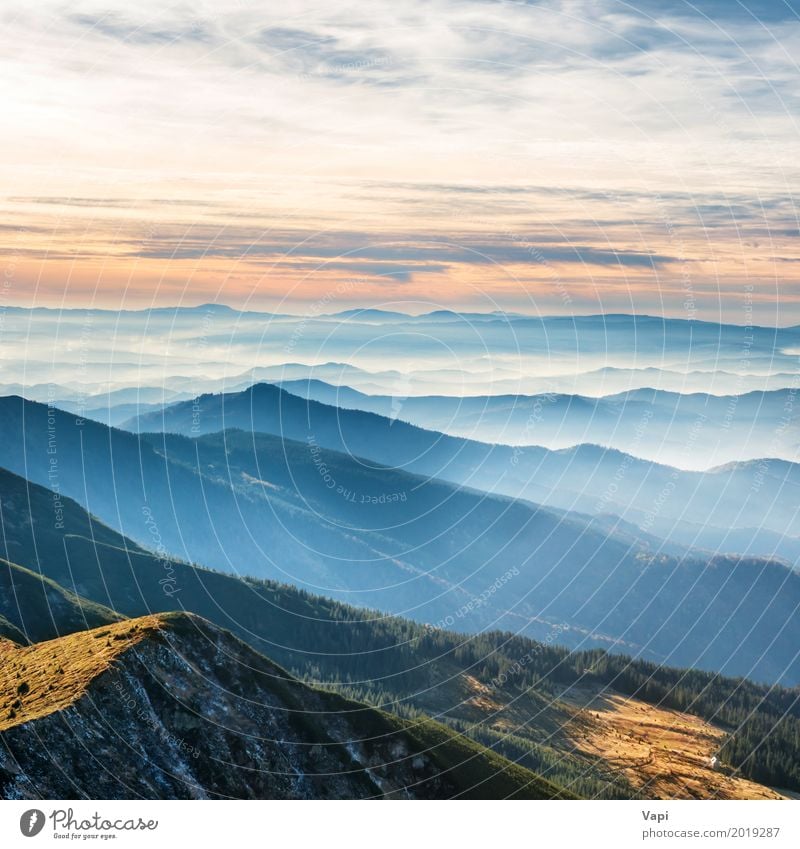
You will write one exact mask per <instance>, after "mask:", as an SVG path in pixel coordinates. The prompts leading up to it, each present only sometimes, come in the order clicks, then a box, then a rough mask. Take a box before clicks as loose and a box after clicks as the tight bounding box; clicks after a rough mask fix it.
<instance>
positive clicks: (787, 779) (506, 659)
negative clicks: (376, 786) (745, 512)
mask: <svg viewBox="0 0 800 849" xmlns="http://www.w3.org/2000/svg"><path fill="white" fill-rule="evenodd" d="M2 484H3V486H2V489H0V492H4V493H5V497H4V499H3V500H4V501H7V495H8V492H9V487H10V486H13V485H16V486H17V487H18V488H19V487H20V486H21V487H22V488H23V491H24V489H25V488H27V490H28V491H29V493H30V504H31V505H33V510H32V511H31V512H33V513H35V512H37V511H38V510H39V509H41V508H42V507H43V508H44V509H48V508H49V506H50V503H49V498H48V496H51V495H52V494H51V493H48V492H47V491H45V490H43V489H42V488H41V487H37V486H35V485H32V484H27V483H26V482H24V481H20V479H19V478H16V477H15V476H12V475H8V474H7V473H5V475H4V477H3V478H2ZM13 497H15V498H16V499H17V501H18V502H20V503H21V500H20V499H19V496H18V494H14V496H13ZM63 506H64V525H65V527H64V528H61V529H58V528H54V527H53V525H52V523H50V522H47V521H43V522H38V521H36V519H35V517H34V522H33V523H32V524H31V525H30V526H28V527H24V526H23V525H22V524H21V523H13V526H14V534H15V540H14V542H16V544H15V546H14V548H15V550H16V551H17V553H18V555H19V556H22V557H26V558H28V560H27V562H28V563H29V564H32V563H39V564H41V565H43V566H45V567H47V568H48V570H49V573H50V577H51V578H55V579H58V580H61V581H63V582H65V584H67V585H68V586H70V588H71V589H72V590H73V591H79V592H80V593H81V594H82V595H83V596H84V597H86V598H92V599H93V600H95V601H96V602H102V603H104V604H105V605H108V606H110V607H113V608H114V609H115V610H117V611H118V612H119V613H120V614H124V615H127V616H132V617H141V616H147V615H151V614H152V613H153V612H158V611H169V610H172V609H175V608H176V607H177V608H180V609H183V610H187V611H193V612H195V613H199V614H201V615H203V616H205V617H206V618H207V619H209V620H212V621H214V622H215V623H217V625H219V626H221V627H223V628H226V629H229V630H231V631H233V632H234V633H235V634H236V635H237V636H238V637H239V638H241V639H243V640H244V641H246V642H247V643H248V644H250V645H251V646H252V647H253V648H254V649H255V650H256V651H259V652H261V653H263V654H266V655H268V656H270V657H273V658H275V659H276V660H278V662H280V663H281V664H282V665H284V666H285V667H287V668H289V669H290V670H291V671H292V672H293V673H294V674H295V675H298V676H301V677H302V678H303V679H305V680H310V681H313V682H317V683H318V684H323V685H324V686H326V687H328V688H335V689H336V690H337V691H338V692H340V693H341V694H342V695H348V696H350V697H355V698H357V699H359V700H361V701H363V700H367V701H368V702H370V703H371V704H374V705H375V706H377V707H380V708H382V709H384V710H389V711H391V712H392V713H394V714H397V715H401V716H404V717H407V718H411V719H416V718H419V717H420V714H424V715H425V716H434V717H436V718H437V719H439V720H441V721H443V722H445V724H447V725H448V726H449V727H451V728H452V729H454V730H458V731H460V732H461V733H463V734H466V735H467V736H469V737H470V738H472V739H475V740H476V741H478V742H481V743H483V744H484V745H489V746H491V747H492V748H494V749H495V750H496V751H498V752H502V753H504V754H505V755H507V756H508V757H510V758H512V759H513V760H515V761H519V762H520V763H521V764H523V765H525V766H526V767H528V768H530V769H532V770H533V771H534V772H536V773H538V774H543V775H545V776H546V777H548V778H550V779H551V780H553V781H554V782H555V783H556V784H558V785H560V786H564V787H568V788H571V789H572V791H574V792H577V793H578V794H579V795H588V796H601V797H608V798H629V797H631V796H634V795H636V794H637V792H638V791H637V789H636V788H638V787H641V788H642V791H643V792H644V793H645V795H649V796H654V795H655V796H658V795H659V794H662V796H666V797H671V796H673V795H677V796H681V797H685V796H686V794H687V793H689V795H691V794H695V795H696V794H698V793H700V794H701V795H707V796H717V797H721V798H738V797H742V798H757V797H763V794H765V793H769V792H770V791H767V790H766V789H765V788H764V787H760V788H759V787H755V786H753V784H752V782H753V777H757V779H758V781H759V782H761V783H763V784H773V785H775V784H778V785H780V786H786V787H792V786H795V785H797V786H800V775H797V776H794V777H793V774H792V772H791V771H790V769H789V767H788V764H789V763H791V762H793V763H795V764H796V763H797V759H794V761H792V760H791V759H790V760H789V761H787V760H786V758H785V757H784V756H782V755H780V754H776V753H778V752H781V751H788V752H791V751H793V749H792V746H793V745H795V743H792V740H793V739H794V736H793V735H795V733H796V727H797V726H796V722H797V721H800V717H798V714H800V708H798V697H797V692H796V691H790V690H784V689H782V688H780V687H770V688H768V687H762V686H758V685H755V684H752V683H750V682H744V681H741V680H734V679H725V678H720V677H719V676H715V675H710V674H708V673H702V672H699V671H686V670H684V671H681V670H671V669H666V668H659V667H655V666H652V665H650V664H645V663H642V662H641V661H631V660H630V659H626V658H624V657H614V656H612V655H608V654H606V653H604V652H597V651H592V652H572V653H570V652H569V651H567V650H565V649H563V648H558V647H556V646H555V645H554V643H555V642H556V640H558V638H559V636H560V635H559V634H558V632H557V631H553V632H552V633H551V634H550V635H549V636H548V639H546V640H545V641H544V642H541V643H536V642H532V641H530V640H527V639H525V638H523V637H519V636H514V635H512V634H507V633H506V634H502V633H498V632H492V633H484V634H481V635H476V636H468V635H467V636H465V635H459V634H455V633H452V632H449V631H447V630H443V629H440V628H432V627H430V626H424V625H418V624H415V623H412V622H409V621H407V620H402V619H396V618H393V617H387V616H385V615H383V614H380V613H377V612H373V611H365V610H359V609H356V608H353V607H348V606H346V605H342V604H340V603H337V602H335V601H331V600H327V599H323V598H320V597H318V596H312V595H310V594H308V593H304V592H302V591H299V590H297V589H295V588H293V587H290V586H286V585H280V584H276V583H273V582H265V581H259V580H255V579H242V578H237V577H235V576H231V575H225V574H221V573H218V572H212V571H209V570H207V569H202V568H198V567H193V566H191V565H190V564H187V563H181V562H178V561H169V560H166V559H165V558H164V557H163V555H157V554H151V553H148V552H145V551H143V550H142V549H141V548H139V547H138V546H136V545H134V544H133V543H130V542H129V541H126V540H124V539H122V538H119V537H118V535H115V534H114V532H113V531H110V530H109V529H107V528H104V527H103V525H102V524H101V523H99V522H98V521H97V520H96V519H93V518H92V517H90V516H89V515H88V514H86V513H85V511H83V510H82V509H81V508H80V507H79V506H78V505H77V504H74V503H73V502H71V501H69V500H65V501H64V505H63ZM26 509H27V508H26ZM46 515H47V514H45V517H43V518H46ZM12 518H13V517H12ZM75 532H80V533H82V534H84V533H85V534H87V535H86V536H79V535H75ZM34 536H35V542H36V545H35V546H34V544H33V541H34ZM92 537H94V538H95V540H97V539H101V538H103V539H105V540H107V541H106V542H103V543H100V542H96V541H93V539H92ZM115 538H116V539H115ZM112 540H113V541H115V542H116V543H117V544H116V545H111V544H109V541H112ZM165 581H168V583H165ZM21 599H22V600H23V602H26V601H27V600H29V599H33V602H34V603H35V601H36V597H35V596H29V595H24V596H21ZM22 614H23V615H27V612H26V611H25V610H24V604H23V610H22ZM58 627H59V633H62V634H63V633H67V632H68V631H69V630H70V629H71V628H75V629H76V631H82V630H84V629H85V628H86V627H87V625H86V623H85V622H81V621H80V620H79V619H75V618H68V617H67V618H65V620H64V622H59V623H58ZM101 630H103V631H105V630H106V629H101ZM111 642H112V644H113V642H114V641H113V640H112V641H111ZM594 700H599V701H598V704H602V708H601V710H600V711H599V712H598V710H597V709H592V707H591V705H592V704H593V702H594ZM12 701H13V699H12ZM676 711H678V712H679V713H675V712H676ZM645 714H646V715H647V717H648V723H649V724H648V727H649V728H650V730H649V731H648V732H646V734H645V736H644V737H642V734H641V730H638V729H637V730H635V731H631V730H630V727H631V726H630V717H631V716H636V715H640V716H642V717H643V716H644V715H645ZM687 714H688V716H689V718H686V715H687ZM682 717H683V718H682ZM692 717H693V718H692ZM626 728H627V729H628V730H627V731H625V730H624V729H626ZM765 728H766V729H768V730H769V734H768V737H769V746H768V747H764V745H763V739H761V738H759V739H761V742H760V743H759V745H758V746H755V744H754V742H753V741H754V740H755V739H756V734H761V735H762V738H763V737H764V734H765V730H764V729H765ZM751 729H752V730H751ZM629 734H630V735H632V736H631V746H630V747H628V748H625V747H623V748H622V749H620V740H621V739H625V738H627V736H628V735H629ZM675 735H677V737H676V736H675ZM678 739H680V740H681V743H680V745H681V746H685V750H686V751H685V760H681V761H680V762H672V763H669V762H668V758H667V759H665V755H664V754H663V752H664V742H665V741H666V740H670V746H671V747H674V746H675V745H677V742H676V741H677V740H678ZM636 741H638V742H636ZM754 746H755V748H754ZM643 750H649V751H651V752H655V753H656V755H655V756H654V758H653V759H649V760H648V759H645V760H644V761H643V760H642V757H641V753H642V751H643ZM717 751H719V752H722V753H723V754H724V755H725V757H726V762H728V763H730V764H731V768H735V769H736V770H737V771H735V772H733V773H730V772H717V773H715V772H714V771H713V770H709V769H708V765H707V763H708V759H709V758H710V756H711V754H713V753H714V752H717ZM606 758H609V759H612V760H615V764H616V765H614V766H611V765H610V764H609V763H607V762H606ZM653 769H655V770H656V771H658V776H656V775H654V774H653V772H652V770H653ZM781 770H782V771H781ZM787 770H788V771H787ZM690 788H691V793H690V792H689V789H690Z"/></svg>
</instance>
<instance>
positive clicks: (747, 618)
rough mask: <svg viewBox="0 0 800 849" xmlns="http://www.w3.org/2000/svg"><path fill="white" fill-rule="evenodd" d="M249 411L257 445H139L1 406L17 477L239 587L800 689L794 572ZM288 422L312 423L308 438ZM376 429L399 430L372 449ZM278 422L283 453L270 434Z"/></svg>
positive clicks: (337, 429)
mask: <svg viewBox="0 0 800 849" xmlns="http://www.w3.org/2000/svg"><path fill="white" fill-rule="evenodd" d="M223 398H224V396H223ZM210 400H211V399H208V400H207V401H204V402H203V403H206V404H208V403H209V402H210ZM234 400H235V406H234V408H233V409H234V410H236V409H239V407H240V406H245V409H248V410H249V409H251V407H250V404H251V402H252V404H253V405H254V406H253V408H252V409H254V410H256V411H257V412H258V415H259V419H258V420H257V421H256V423H255V425H252V424H251V427H252V426H256V427H257V428H258V432H256V433H254V432H253V431H250V432H245V431H223V432H217V433H212V434H208V435H206V436H202V437H197V438H195V439H190V438H187V437H183V436H179V435H172V434H165V433H161V434H150V435H144V436H141V437H140V436H137V435H136V434H133V433H127V432H124V431H121V430H116V429H110V428H108V427H104V426H102V425H100V424H97V423H94V422H89V421H82V420H80V419H78V420H76V419H75V417H74V416H71V415H69V414H66V413H61V412H59V411H56V410H53V409H48V408H47V407H45V406H43V405H37V404H34V403H32V402H25V401H22V400H21V399H19V398H17V399H2V401H0V404H1V405H2V407H3V410H2V412H3V416H2V419H0V435H2V441H0V464H2V465H4V466H5V467H6V468H9V469H11V470H12V471H15V472H17V473H19V474H22V475H27V476H28V477H29V478H30V479H31V480H33V481H36V482H38V483H41V484H43V485H46V486H50V487H51V488H53V487H54V486H56V485H57V489H58V492H59V493H60V494H61V495H62V496H69V497H72V498H75V499H76V500H77V501H79V502H80V503H81V504H82V505H83V506H84V507H85V508H87V509H88V510H90V511H92V512H93V513H95V514H96V515H98V516H99V517H100V518H101V519H102V520H103V521H104V522H106V523H108V524H109V525H110V526H112V527H114V528H115V529H116V530H118V531H119V532H121V533H123V534H125V535H127V536H129V537H132V538H133V539H135V540H136V541H137V542H138V543H139V544H140V545H142V546H145V547H147V548H150V549H155V550H157V551H162V552H163V553H165V554H169V555H171V556H177V557H180V558H184V559H186V560H189V561H193V562H198V563H204V564H205V565H209V566H212V567H214V568H217V569H222V570H225V571H227V572H231V573H239V574H242V573H244V574H249V575H254V576H258V577H264V578H271V579H274V580H279V581H283V582H289V583H292V584H294V585H296V586H298V587H301V588H303V589H306V590H308V591H311V592H315V593H322V594H324V595H327V596H330V597H331V598H335V599H339V600H340V601H346V602H349V603H352V604H356V605H359V606H362V607H366V608H374V609H380V610H383V611H385V612H387V613H392V614H396V615H403V616H408V617H410V618H412V619H415V620H417V621H419V622H423V623H427V624H429V625H434V626H436V625H438V626H440V627H441V626H442V625H444V626H445V627H448V628H454V629H456V630H460V631H464V632H480V631H483V630H486V629H492V628H503V629H506V630H510V631H513V632H518V633H520V634H525V635H527V636H530V637H534V638H537V637H538V638H540V639H546V638H547V637H548V636H549V635H551V634H552V633H553V632H554V630H555V631H557V632H558V634H559V642H561V643H562V644H565V645H571V646H574V647H581V648H587V647H591V646H605V647H609V648H611V649H613V650H615V651H620V652H625V653H629V654H633V655H637V656H642V657H646V658H649V659H652V660H655V661H659V662H669V663H672V664H676V665H680V666H697V667H700V668H705V669H710V670H717V671H723V672H726V673H728V674H736V675H747V676H749V677H752V678H754V679H756V680H762V681H771V682H778V681H780V682H783V683H788V684H794V683H797V682H798V681H800V667H798V659H797V657H796V648H795V646H796V644H797V638H798V635H797V634H796V633H795V628H796V621H797V620H796V617H793V615H792V614H793V611H794V610H795V609H796V606H797V604H798V603H800V575H798V574H797V573H796V572H794V571H793V570H792V569H790V568H788V567H787V566H785V565H783V564H781V563H779V562H773V561H769V560H763V559H758V558H749V557H741V556H738V555H726V556H723V555H705V556H703V555H701V554H698V553H696V552H690V553H687V554H679V553H669V552H668V551H666V550H661V548H660V546H658V543H657V540H652V541H640V540H639V539H638V538H637V537H636V536H635V534H632V533H631V532H630V529H629V528H628V527H627V526H625V525H624V524H623V525H620V526H619V527H617V526H615V524H614V522H613V521H611V522H606V523H605V524H603V523H600V524H598V520H597V519H596V518H592V517H587V516H582V515H580V514H576V513H574V512H569V513H564V512H563V511H561V512H559V511H554V510H552V509H548V508H543V507H541V506H538V505H535V504H532V503H528V502H526V501H522V500H518V499H516V500H515V499H509V498H503V497H497V496H492V495H489V494H487V493H486V492H481V491H476V490H472V489H467V488H465V487H463V486H453V485H450V484H448V483H446V482H444V481H442V480H440V479H433V478H427V477H422V476H420V475H418V474H411V473H409V472H407V471H402V470H401V469H397V468H393V467H387V466H381V465H378V464H377V463H375V462H373V461H365V460H363V459H361V458H360V457H358V456H353V455H352V454H346V453H343V452H339V453H337V452H333V451H331V450H329V449H326V448H325V447H323V446H325V445H326V444H328V445H329V444H331V443H336V441H337V440H338V444H339V445H340V446H341V445H342V440H343V439H346V440H347V442H346V444H352V445H356V444H358V445H360V446H363V447H364V448H368V447H371V449H373V450H374V448H375V447H376V446H379V447H380V448H381V450H383V451H384V452H385V454H384V457H383V459H384V461H385V460H390V461H391V460H394V461H395V464H393V465H398V466H401V467H402V466H403V465H407V466H411V467H414V465H415V464H417V463H419V462H420V460H419V457H422V456H424V451H425V450H428V449H429V450H430V455H429V458H427V461H428V462H430V460H432V459H437V458H438V460H439V461H441V460H449V461H451V462H453V463H454V464H455V463H460V464H462V465H461V466H460V468H466V469H469V468H470V466H469V463H470V456H469V451H471V450H472V451H475V450H479V449H480V445H479V444H473V445H470V444H467V445H466V446H464V452H463V454H458V453H452V447H453V443H455V444H456V445H459V443H458V440H453V438H450V437H441V436H439V437H437V436H436V435H433V434H430V433H429V432H427V431H421V430H419V429H414V428H411V426H408V425H402V424H401V423H399V422H396V423H394V424H393V423H392V422H391V421H389V420H380V419H379V418H378V417H375V416H372V415H370V414H364V413H353V414H350V415H354V416H358V417H362V418H363V419H365V420H366V425H365V427H366V428H367V430H362V431H358V430H350V431H348V430H347V428H346V426H345V425H344V424H343V421H346V420H345V419H344V416H345V415H346V411H341V412H340V413H338V415H339V420H338V423H337V418H336V415H337V411H336V410H333V408H326V407H323V406H322V405H314V404H313V402H312V403H311V404H308V403H307V402H305V401H302V400H301V399H298V398H296V397H295V396H290V395H288V394H286V393H282V392H281V390H279V389H276V388H275V387H271V386H265V387H258V388H256V389H255V390H253V391H252V392H249V393H244V394H243V395H241V396H237V397H236V398H235V399H234ZM276 400H277V403H276ZM217 401H219V399H217ZM222 403H224V402H222ZM284 404H286V405H287V407H286V408H285V407H284ZM172 409H173V410H175V411H177V412H178V413H179V414H181V415H183V414H184V413H185V412H186V411H185V410H184V408H182V407H181V406H180V405H179V406H177V407H175V408H172ZM227 409H230V407H226V410H227ZM286 409H288V410H293V409H301V410H302V412H303V418H298V419H296V418H292V417H287V416H285V415H283V413H284V412H285V411H286ZM329 411H331V412H332V414H333V417H332V418H329ZM168 412H169V411H168ZM189 412H191V409H189ZM307 414H310V415H311V418H310V419H307V418H305V416H306V415H307ZM201 420H202V422H203V425H205V426H207V427H209V428H211V429H214V428H215V427H216V426H218V425H220V424H222V423H223V422H222V416H221V414H218V413H214V414H213V415H212V414H210V411H209V410H208V406H206V408H205V411H204V412H203V414H202V419H201ZM376 420H377V425H378V427H380V428H381V430H379V431H378V432H377V434H376V433H375V432H374V431H373V432H372V433H370V431H369V427H371V426H372V424H373V422H374V421H376ZM278 422H281V423H282V424H283V425H284V429H283V435H282V436H277V435H270V434H268V433H261V430H267V429H268V426H270V425H272V426H275V423H278ZM224 423H227V418H226V421H225V422H224ZM356 424H363V422H362V421H361V420H356ZM190 427H191V425H190ZM401 427H403V428H406V429H407V430H408V431H409V433H407V434H403V432H402V431H401V430H400V428H401ZM287 431H288V432H287ZM309 436H313V440H314V441H311V442H310V441H309ZM290 437H301V438H302V441H299V440H297V441H296V440H292V439H290ZM400 437H402V439H400ZM395 438H398V439H400V441H397V442H395V441H393V440H395ZM431 438H433V439H434V442H433V443H431V442H430V441H428V442H427V446H426V445H425V443H423V440H430V439H431ZM448 440H449V442H448ZM476 445H477V446H478V448H476V447H475V446H476ZM54 448H55V453H50V452H51V451H52V450H53V449H54ZM420 449H422V450H420ZM483 449H490V447H489V446H483ZM490 450H491V449H490ZM508 450H511V449H508ZM404 452H405V453H404ZM414 452H419V457H418V456H415V454H414ZM437 452H438V454H437ZM448 452H451V453H448ZM53 459H55V460H56V464H55V465H52V464H51V461H52V460H53ZM473 462H474V460H473ZM509 465H510V464H509ZM442 468H443V466H439V465H438V463H437V464H436V469H437V471H438V472H439V474H441V473H442V472H441V469H442ZM122 481H124V485H121V484H120V482H122ZM52 509H53V508H52V507H51V511H52ZM776 512H777V511H776ZM654 546H655V547H654ZM12 559H13V558H12ZM111 606H112V607H113V608H114V609H117V607H116V606H115V605H111Z"/></svg>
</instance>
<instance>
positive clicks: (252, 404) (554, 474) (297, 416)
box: [125, 384, 800, 563]
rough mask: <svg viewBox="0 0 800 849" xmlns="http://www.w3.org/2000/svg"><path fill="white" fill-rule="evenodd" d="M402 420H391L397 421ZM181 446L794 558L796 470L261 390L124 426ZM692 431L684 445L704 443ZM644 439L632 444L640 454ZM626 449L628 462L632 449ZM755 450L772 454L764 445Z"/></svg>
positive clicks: (208, 398)
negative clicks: (493, 497)
mask: <svg viewBox="0 0 800 849" xmlns="http://www.w3.org/2000/svg"><path fill="white" fill-rule="evenodd" d="M401 413H402V410H400V413H399V414H398V415H401ZM125 426H126V427H130V428H131V429H133V430H138V431H147V430H153V431H155V430H159V431H167V432H174V433H183V434H189V435H199V434H203V433H212V432H215V431H219V430H222V429H223V428H239V429H242V430H246V431H251V432H252V431H255V432H263V433H271V434H275V435H280V436H284V437H286V438H289V439H294V440H299V441H303V442H311V443H312V444H315V445H318V446H320V447H323V448H330V449H333V450H334V451H342V452H346V453H349V454H351V455H352V456H354V457H359V458H366V459H369V460H372V461H374V462H375V463H379V464H382V465H385V466H392V467H395V468H401V469H404V470H406V471H410V472H414V473H416V474H422V475H427V476H430V477H437V478H442V479H443V480H447V481H450V482H452V483H456V484H460V485H464V486H472V487H477V488H480V489H482V490H486V491H488V492H492V493H496V494H503V495H508V496H512V497H521V498H526V499H529V500H532V501H534V502H536V503H539V504H543V505H548V506H555V507H559V508H562V509H566V510H578V511H582V512H585V513H589V514H597V513H612V514H615V515H618V516H620V517H622V518H623V519H625V520H626V521H629V522H631V523H633V524H634V525H637V526H639V527H641V528H643V529H644V530H645V531H646V532H649V533H653V534H656V535H657V536H660V537H663V538H667V539H669V540H670V541H672V542H674V543H679V544H682V545H688V546H695V547H700V548H705V549H708V550H711V551H719V552H737V553H745V554H754V555H760V556H778V557H783V558H784V559H786V560H788V561H789V562H792V563H793V562H796V560H797V558H798V556H800V539H799V537H800V521H799V520H798V510H799V509H800V466H798V465H797V464H794V463H789V462H786V461H784V460H780V459H776V458H774V457H771V456H770V455H769V454H768V453H767V455H766V456H765V458H764V459H760V460H753V461H749V462H740V463H732V464H729V465H726V466H722V467H718V468H714V469H711V470H709V471H706V472H691V471H682V470H680V469H676V468H673V467H670V466H665V465H660V464H657V463H653V462H650V461H647V460H641V459H638V458H636V457H634V456H631V454H625V453H622V452H620V451H617V450H610V449H605V448H602V447H600V446H598V445H591V444H582V445H577V446H575V447H573V448H567V449H563V450H559V451H551V450H548V449H546V448H542V447H539V446H536V445H531V446H524V447H522V446H509V445H494V444H489V443H483V442H476V441H474V440H468V439H462V438H458V437H452V436H447V435H444V434H442V433H439V432H436V431H431V430H425V429H423V428H419V427H416V426H413V425H410V424H408V423H406V422H404V421H402V420H400V419H399V418H387V417H385V416H379V415H377V414H375V413H366V412H363V411H360V410H348V409H339V408H337V407H333V406H330V405H327V404H321V403H319V402H317V401H313V400H307V399H304V398H300V397H297V396H294V395H291V394H289V393H287V392H285V391H283V390H281V389H279V388H277V387H274V386H272V385H269V384H258V385H256V386H253V387H252V388H250V389H248V390H245V391H243V392H236V393H228V394H221V395H203V396H201V397H200V398H199V399H197V400H196V402H182V403H178V404H175V405H173V406H171V407H169V408H167V409H165V410H164V411H162V412H157V413H150V414H148V415H146V416H142V417H140V418H137V419H135V420H133V421H131V422H128V423H127V424H126V425H125ZM702 427H703V426H702V423H701V424H700V425H698V427H697V428H696V429H695V430H693V431H691V432H689V433H688V434H687V439H689V440H691V439H692V438H693V434H695V433H696V434H702ZM647 439H648V435H647V432H646V430H645V431H644V432H643V433H642V434H641V435H640V437H639V443H646V441H647ZM639 443H637V442H636V441H635V440H633V441H631V442H630V443H629V450H631V451H633V450H634V449H635V448H636V446H637V444H639ZM763 447H764V449H765V451H767V452H769V449H770V447H771V446H770V443H769V441H765V444H764V446H763Z"/></svg>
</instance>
